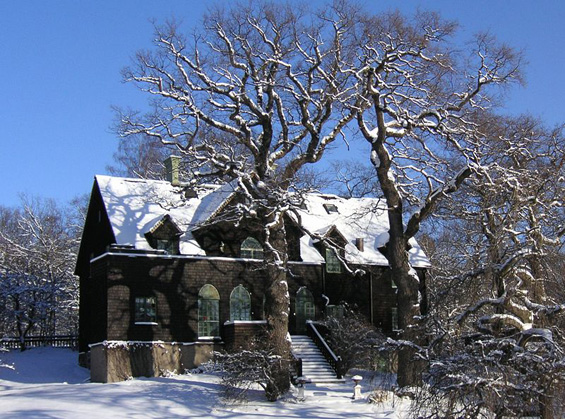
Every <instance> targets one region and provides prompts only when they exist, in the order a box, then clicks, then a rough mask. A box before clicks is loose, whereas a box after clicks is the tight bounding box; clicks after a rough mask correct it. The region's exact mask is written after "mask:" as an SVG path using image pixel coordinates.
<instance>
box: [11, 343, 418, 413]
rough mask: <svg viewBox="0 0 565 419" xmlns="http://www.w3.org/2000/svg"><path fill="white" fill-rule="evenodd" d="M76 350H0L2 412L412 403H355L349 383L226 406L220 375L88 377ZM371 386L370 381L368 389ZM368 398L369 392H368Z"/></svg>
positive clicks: (347, 407)
mask: <svg viewBox="0 0 565 419" xmlns="http://www.w3.org/2000/svg"><path fill="white" fill-rule="evenodd" d="M76 358H77V353H76V352H72V351H70V350H68V349H52V348H39V349H31V350H29V351H27V352H24V353H20V352H10V353H8V354H6V353H3V352H0V360H1V361H0V365H2V364H8V365H9V366H10V367H6V366H5V365H2V366H0V417H2V418H8V419H16V418H69V419H76V418H100V419H108V418H169V419H175V418H242V419H258V418H261V417H263V418H335V419H340V418H352V417H354V418H375V417H378V418H399V417H404V415H403V414H402V409H401V408H403V409H404V410H406V407H407V404H406V403H403V402H402V400H399V399H396V400H390V401H388V402H386V403H384V404H378V405H375V404H370V403H367V401H366V399H365V398H364V399H360V400H355V401H353V400H351V395H352V385H351V383H350V382H348V383H346V384H338V385H332V386H326V387H324V386H320V387H317V386H313V385H307V387H306V392H305V395H306V400H305V401H303V402H299V401H297V400H296V398H295V397H294V396H292V395H289V396H288V397H287V398H286V399H285V400H280V401H278V402H276V403H269V402H266V401H265V399H264V397H263V395H262V392H260V391H256V392H255V393H253V394H252V395H251V397H250V400H249V402H248V403H245V404H239V405H226V404H225V403H224V402H223V401H222V399H221V386H220V384H219V379H218V377H216V376H214V375H208V374H192V375H182V376H174V377H170V378H151V379H135V380H129V381H125V382H121V383H113V384H95V383H89V382H86V380H87V379H88V375H89V374H88V371H87V370H85V369H83V368H80V367H78V366H77V365H76ZM365 387H367V390H368V387H369V386H365ZM365 395H366V393H365Z"/></svg>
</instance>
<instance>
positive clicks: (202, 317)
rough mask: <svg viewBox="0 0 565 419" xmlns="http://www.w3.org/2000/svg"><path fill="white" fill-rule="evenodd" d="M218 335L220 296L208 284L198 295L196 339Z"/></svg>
mask: <svg viewBox="0 0 565 419" xmlns="http://www.w3.org/2000/svg"><path fill="white" fill-rule="evenodd" d="M219 335H220V294H219V293H218V290H217V289H216V288H215V287H214V286H213V285H210V284H206V285H204V286H203V287H202V288H200V292H199V293H198V337H199V338H209V337H216V336H219Z"/></svg>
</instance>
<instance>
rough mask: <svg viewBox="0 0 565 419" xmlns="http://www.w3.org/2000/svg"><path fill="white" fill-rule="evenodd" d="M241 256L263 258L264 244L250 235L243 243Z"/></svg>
mask: <svg viewBox="0 0 565 419" xmlns="http://www.w3.org/2000/svg"><path fill="white" fill-rule="evenodd" d="M240 254H241V257H242V258H249V259H263V246H261V243H259V242H258V241H257V240H255V239H254V238H253V237H248V238H246V239H245V240H243V243H241V252H240Z"/></svg>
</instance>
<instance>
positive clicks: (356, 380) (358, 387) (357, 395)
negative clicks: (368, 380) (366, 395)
mask: <svg viewBox="0 0 565 419" xmlns="http://www.w3.org/2000/svg"><path fill="white" fill-rule="evenodd" d="M351 379H352V380H353V382H354V383H355V386H354V387H353V397H352V399H353V400H357V399H360V398H361V397H362V396H361V384H359V383H360V382H361V380H362V379H363V377H361V376H360V375H354V376H353V377H351Z"/></svg>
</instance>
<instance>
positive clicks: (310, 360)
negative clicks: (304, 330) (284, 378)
mask: <svg viewBox="0 0 565 419" xmlns="http://www.w3.org/2000/svg"><path fill="white" fill-rule="evenodd" d="M291 350H292V353H293V354H294V356H296V357H297V358H300V359H302V375H303V376H304V377H305V378H306V379H307V380H308V381H310V382H312V383H337V382H344V380H343V379H338V378H337V375H336V373H335V371H334V369H333V368H332V367H331V366H330V365H329V364H328V362H327V361H326V359H325V358H324V356H323V355H322V352H321V351H320V350H319V349H318V347H317V346H316V344H315V343H314V342H313V341H312V339H310V337H308V336H292V345H291Z"/></svg>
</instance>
